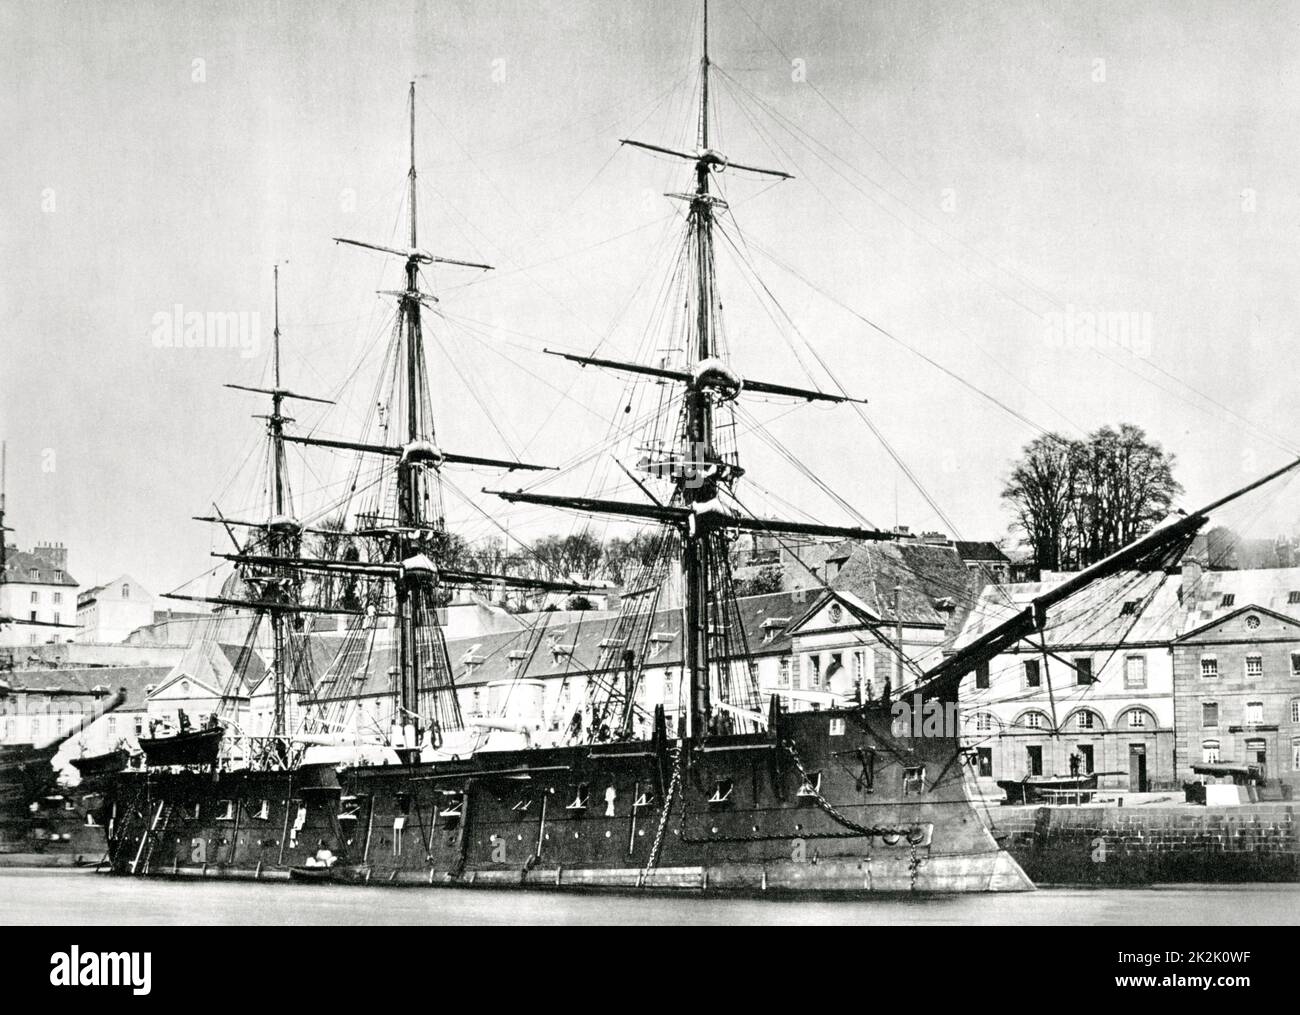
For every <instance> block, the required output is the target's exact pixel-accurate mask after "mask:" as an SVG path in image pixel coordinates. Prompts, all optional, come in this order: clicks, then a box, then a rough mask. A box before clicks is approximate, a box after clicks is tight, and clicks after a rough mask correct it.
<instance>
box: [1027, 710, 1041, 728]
mask: <svg viewBox="0 0 1300 1015" xmlns="http://www.w3.org/2000/svg"><path fill="white" fill-rule="evenodd" d="M1023 722H1024V724H1025V726H1027V727H1028V728H1029V729H1031V730H1041V729H1042V728H1043V725H1044V724H1043V713H1042V712H1026V713H1025V717H1024V720H1023Z"/></svg>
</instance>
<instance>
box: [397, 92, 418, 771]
mask: <svg viewBox="0 0 1300 1015" xmlns="http://www.w3.org/2000/svg"><path fill="white" fill-rule="evenodd" d="M410 105H411V111H410V112H411V119H410V128H411V130H410V134H411V165H410V169H409V170H408V171H407V174H406V179H407V205H408V209H407V210H408V211H409V213H410V249H411V250H412V251H414V250H416V249H417V248H416V214H415V201H416V196H415V191H416V187H415V82H414V81H412V82H411V90H410ZM418 276H419V263H418V262H417V261H416V259H415V258H414V257H408V258H407V259H406V291H405V292H403V293H402V295H401V297H400V300H401V314H402V316H403V318H404V320H405V325H406V328H405V339H406V342H405V347H404V353H405V358H406V439H407V441H410V442H414V441H416V440H418V439H419V437H420V419H419V392H420V385H419V370H420V362H419V356H420V352H421V344H420V343H421V335H420V291H419V289H420V287H419V277H418ZM419 486H420V483H419V475H418V472H417V470H416V469H415V468H413V467H412V465H411V463H410V462H409V461H408V460H407V459H406V458H405V457H403V458H402V459H400V460H399V461H398V465H397V514H398V519H397V524H398V532H397V538H396V542H397V546H398V558H397V559H398V560H406V559H408V558H409V557H411V556H412V543H411V537H410V530H411V529H412V528H413V527H414V526H415V525H416V522H417V511H418V508H417V497H418V494H419ZM396 595H397V627H398V650H397V651H398V660H397V670H398V677H397V682H398V687H397V717H398V722H399V723H400V724H401V726H402V727H405V726H406V725H407V724H408V723H409V721H410V718H411V717H412V716H418V714H419V710H420V682H419V672H420V671H419V662H420V647H419V642H418V639H417V638H416V630H415V627H416V624H415V616H414V612H415V611H414V609H413V602H412V597H411V589H410V587H409V585H408V583H407V582H406V581H398V582H397V590H396ZM407 746H409V747H414V746H415V745H414V744H408V745H407Z"/></svg>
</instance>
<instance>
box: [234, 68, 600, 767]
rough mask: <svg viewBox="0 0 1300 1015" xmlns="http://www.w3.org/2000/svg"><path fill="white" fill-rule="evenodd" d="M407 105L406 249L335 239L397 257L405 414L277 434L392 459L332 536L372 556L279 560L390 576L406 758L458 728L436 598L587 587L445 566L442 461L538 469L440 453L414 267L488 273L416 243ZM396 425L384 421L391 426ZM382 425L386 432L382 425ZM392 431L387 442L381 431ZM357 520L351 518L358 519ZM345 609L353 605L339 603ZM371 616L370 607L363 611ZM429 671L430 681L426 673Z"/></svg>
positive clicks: (240, 557) (399, 723) (394, 403)
mask: <svg viewBox="0 0 1300 1015" xmlns="http://www.w3.org/2000/svg"><path fill="white" fill-rule="evenodd" d="M408 100H409V106H410V110H409V112H410V117H409V151H410V164H409V168H408V170H407V210H408V229H407V237H406V238H407V241H408V242H407V246H406V248H405V249H402V248H396V247H390V246H385V245H381V244H375V243H366V242H363V241H360V240H353V239H345V238H343V237H335V238H334V239H335V242H337V243H345V244H349V245H351V246H356V247H362V248H365V249H368V250H375V251H379V252H381V253H385V254H391V255H395V256H397V257H400V258H402V259H403V262H404V280H405V287H404V288H403V289H399V290H395V291H385V292H384V293H383V295H387V296H392V297H394V298H395V299H396V301H397V321H396V325H395V329H394V340H395V342H396V345H397V349H396V356H397V357H398V358H397V361H396V369H395V371H394V379H395V380H397V379H400V384H395V385H394V388H393V391H392V394H391V397H390V400H389V403H388V404H389V405H390V406H391V408H392V409H393V410H394V412H395V413H397V412H400V414H401V415H402V416H404V417H405V419H404V420H401V419H397V420H393V419H391V418H389V419H385V420H384V421H383V423H382V424H381V437H382V443H366V442H361V441H349V440H331V439H325V438H317V437H312V436H302V435H297V434H287V433H286V434H282V440H284V441H289V442H293V443H298V444H305V445H312V446H316V447H325V448H333V449H336V450H344V451H356V452H360V453H363V454H372V455H378V456H381V457H383V458H388V459H393V460H395V463H396V469H395V500H396V505H395V507H396V513H395V517H390V516H387V513H386V512H385V511H383V510H377V511H376V512H375V513H374V514H373V515H372V516H370V517H368V518H367V519H366V520H365V522H363V523H360V524H358V526H357V527H356V528H354V529H352V530H350V531H349V530H338V531H335V532H333V533H332V535H335V536H359V537H364V538H366V539H376V540H379V541H381V542H382V543H383V544H384V549H383V554H382V555H383V558H384V559H380V560H366V561H362V560H331V559H320V558H312V557H306V556H303V555H301V554H298V555H296V556H294V558H293V559H292V560H287V561H285V562H284V563H285V565H286V566H291V567H293V568H295V569H298V570H301V571H306V572H309V573H310V572H315V573H320V574H343V575H357V576H363V577H367V578H370V579H381V580H384V581H385V582H392V587H393V599H392V602H393V613H392V616H393V618H394V620H395V642H396V656H397V659H396V666H394V667H393V669H392V671H390V672H391V674H392V677H393V690H394V693H395V711H394V726H395V727H396V728H395V729H394V731H393V737H392V743H391V745H392V746H393V747H395V748H396V749H398V751H399V753H401V754H402V756H403V757H404V758H406V759H407V760H413V759H414V758H415V757H417V756H418V754H419V752H420V750H421V747H422V746H423V744H424V743H425V742H428V743H429V744H430V745H431V746H433V747H435V748H436V747H438V746H439V745H440V743H441V737H442V734H443V733H444V732H447V731H450V730H456V729H460V728H461V726H462V722H461V715H460V706H459V703H458V700H457V697H456V689H455V684H454V681H453V680H452V676H451V666H450V661H449V660H448V658H447V648H446V642H445V640H444V638H443V636H442V631H441V627H440V624H439V620H438V608H439V606H440V605H441V599H440V597H441V596H442V595H443V594H444V592H445V590H447V589H449V588H453V587H463V586H482V585H485V584H493V585H497V586H507V587H513V588H524V589H534V590H563V591H588V589H587V587H586V586H583V585H578V584H575V583H569V582H549V581H545V580H540V579H527V578H517V577H514V576H508V575H495V574H485V573H481V572H476V571H470V570H467V569H465V568H457V567H454V566H449V565H448V563H447V561H445V560H444V559H443V557H444V553H443V550H444V548H445V547H446V545H447V543H448V533H447V530H446V519H445V516H444V514H443V511H442V496H441V488H440V482H441V479H440V477H441V470H442V468H443V467H444V466H445V465H449V464H451V465H471V466H481V467H492V468H502V469H506V470H513V469H543V468H545V466H539V465H529V464H527V463H524V462H519V461H514V460H509V459H505V460H503V459H496V458H485V457H481V456H476V455H463V454H455V453H451V452H446V451H443V450H442V449H441V448H440V447H439V446H438V444H437V441H436V434H435V430H434V422H433V411H432V405H431V402H430V398H429V377H428V368H427V362H426V358H425V352H424V336H423V331H422V310H423V308H424V307H426V306H432V305H433V304H435V303H437V297H436V296H434V295H433V294H431V293H428V292H425V291H423V290H422V289H421V288H420V266H421V265H422V264H434V263H438V264H448V265H456V266H460V267H465V268H476V269H480V270H484V271H487V270H491V265H487V264H480V263H477V262H474V261H464V260H458V259H454V258H449V257H442V256H438V255H435V254H431V253H428V252H427V251H425V250H422V249H421V248H420V247H419V245H418V244H419V234H418V215H417V179H418V176H417V170H416V160H415V82H414V81H412V82H411V84H410V89H409V91H408ZM394 423H395V424H396V425H395V426H393V425H392V424H394ZM390 427H391V429H390ZM390 433H394V434H397V435H400V443H396V444H394V443H390V438H389V434H390ZM359 521H360V519H359ZM224 556H227V557H228V559H231V560H234V561H237V562H241V563H246V564H255V565H256V564H266V563H268V562H270V563H274V562H275V561H274V555H272V556H271V557H270V558H265V557H260V556H257V555H250V554H246V553H240V554H229V555H224ZM336 612H341V613H348V612H353V611H348V610H339V611H336ZM369 615H371V616H374V615H375V614H374V613H371V614H369ZM426 675H431V676H432V679H431V680H425V679H424V678H425V676H426Z"/></svg>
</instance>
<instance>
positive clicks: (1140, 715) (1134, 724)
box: [1128, 708, 1147, 730]
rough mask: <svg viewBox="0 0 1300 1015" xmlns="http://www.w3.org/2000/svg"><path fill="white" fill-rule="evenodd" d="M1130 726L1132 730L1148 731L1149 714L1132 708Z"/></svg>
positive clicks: (1129, 714) (1130, 710)
mask: <svg viewBox="0 0 1300 1015" xmlns="http://www.w3.org/2000/svg"><path fill="white" fill-rule="evenodd" d="M1128 726H1129V729H1132V730H1142V729H1146V726H1147V714H1146V712H1145V711H1144V710H1142V709H1140V708H1131V709H1129V713H1128Z"/></svg>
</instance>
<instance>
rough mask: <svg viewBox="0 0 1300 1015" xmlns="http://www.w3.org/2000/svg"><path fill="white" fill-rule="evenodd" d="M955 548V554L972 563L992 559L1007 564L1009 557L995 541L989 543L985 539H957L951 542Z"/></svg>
mask: <svg viewBox="0 0 1300 1015" xmlns="http://www.w3.org/2000/svg"><path fill="white" fill-rule="evenodd" d="M953 546H955V547H956V548H957V556H959V557H960V558H961V559H962V560H964V561H971V562H972V563H984V562H986V561H993V562H995V563H998V564H1003V563H1006V564H1009V563H1011V559H1010V558H1009V557H1008V556H1007V555H1006V554H1005V553H1003V552H1002V550H1001V548H1000V547H999V546H998V544H997V543H991V542H989V541H988V540H987V539H982V540H967V539H958V540H955V541H954V542H953Z"/></svg>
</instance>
